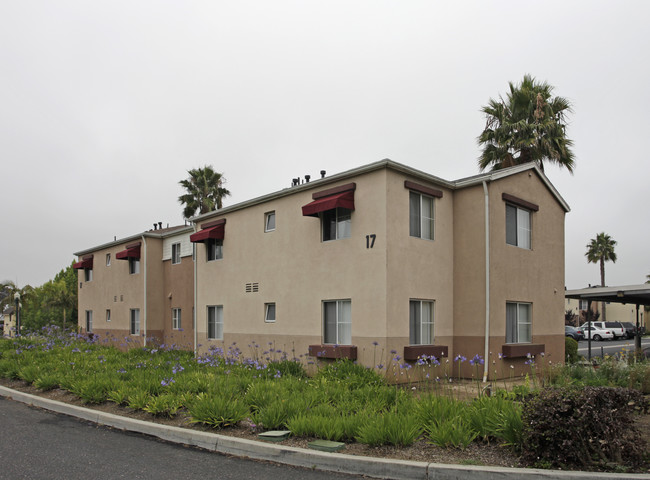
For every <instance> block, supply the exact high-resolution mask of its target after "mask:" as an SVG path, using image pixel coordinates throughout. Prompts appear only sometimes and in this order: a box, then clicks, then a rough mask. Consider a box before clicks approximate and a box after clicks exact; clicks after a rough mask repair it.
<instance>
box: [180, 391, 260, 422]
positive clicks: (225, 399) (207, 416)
mask: <svg viewBox="0 0 650 480" xmlns="http://www.w3.org/2000/svg"><path fill="white" fill-rule="evenodd" d="M188 411H189V414H190V416H191V417H192V420H191V422H192V423H203V424H205V425H209V426H211V427H214V428H221V427H227V426H229V425H235V424H236V423H237V422H240V421H242V420H244V419H245V418H246V417H247V416H248V413H249V411H248V407H247V406H246V404H245V403H244V402H243V401H241V400H239V398H237V397H234V396H227V395H224V396H220V395H217V396H211V395H207V394H205V393H200V394H199V395H197V397H196V398H195V399H194V401H193V402H191V404H190V405H189V406H188Z"/></svg>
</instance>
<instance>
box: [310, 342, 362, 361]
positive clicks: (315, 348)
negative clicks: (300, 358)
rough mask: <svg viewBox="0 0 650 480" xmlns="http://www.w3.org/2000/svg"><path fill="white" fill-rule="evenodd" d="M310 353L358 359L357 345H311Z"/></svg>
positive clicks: (323, 356)
mask: <svg viewBox="0 0 650 480" xmlns="http://www.w3.org/2000/svg"><path fill="white" fill-rule="evenodd" d="M309 355H310V356H311V357H318V358H334V359H339V358H347V359H350V360H356V359H357V346H356V345H325V344H320V345H309Z"/></svg>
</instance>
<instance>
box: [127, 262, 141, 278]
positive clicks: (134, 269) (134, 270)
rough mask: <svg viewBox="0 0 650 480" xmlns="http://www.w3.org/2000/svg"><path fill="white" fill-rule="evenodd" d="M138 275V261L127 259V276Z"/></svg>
mask: <svg viewBox="0 0 650 480" xmlns="http://www.w3.org/2000/svg"><path fill="white" fill-rule="evenodd" d="M138 273H140V259H139V258H129V274H131V275H136V274H138Z"/></svg>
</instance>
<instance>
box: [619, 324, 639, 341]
mask: <svg viewBox="0 0 650 480" xmlns="http://www.w3.org/2000/svg"><path fill="white" fill-rule="evenodd" d="M622 323H623V328H624V329H625V334H626V335H627V338H628V339H630V338H634V336H635V335H636V325H634V324H633V323H632V322H622Z"/></svg>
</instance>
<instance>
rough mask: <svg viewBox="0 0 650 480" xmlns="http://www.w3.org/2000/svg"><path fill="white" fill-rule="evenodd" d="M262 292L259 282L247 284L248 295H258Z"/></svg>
mask: <svg viewBox="0 0 650 480" xmlns="http://www.w3.org/2000/svg"><path fill="white" fill-rule="evenodd" d="M259 291H260V284H259V283H257V282H253V283H247V284H246V293H257V292H259Z"/></svg>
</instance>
